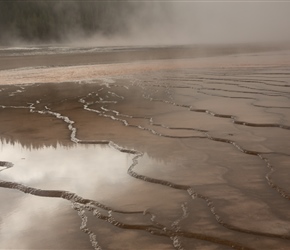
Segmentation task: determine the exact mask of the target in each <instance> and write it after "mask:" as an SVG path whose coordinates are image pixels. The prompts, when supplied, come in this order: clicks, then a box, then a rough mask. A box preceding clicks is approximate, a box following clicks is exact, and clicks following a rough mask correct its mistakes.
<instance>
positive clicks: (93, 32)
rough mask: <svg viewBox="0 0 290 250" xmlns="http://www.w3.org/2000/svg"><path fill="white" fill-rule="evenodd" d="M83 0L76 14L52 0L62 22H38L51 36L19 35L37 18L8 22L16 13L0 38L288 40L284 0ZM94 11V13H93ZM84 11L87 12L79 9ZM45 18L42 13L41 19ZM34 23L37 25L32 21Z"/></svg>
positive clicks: (71, 6)
mask: <svg viewBox="0 0 290 250" xmlns="http://www.w3.org/2000/svg"><path fill="white" fill-rule="evenodd" d="M40 2H45V1H40ZM96 2H97V1H95V2H94V3H96ZM83 3H85V1H84V2H83ZM86 3H87V6H85V8H86V9H84V8H83V7H82V8H83V9H82V10H81V11H82V15H80V9H79V7H77V5H76V2H65V4H61V1H55V2H52V5H53V7H52V8H53V11H54V12H53V13H57V18H60V19H61V18H62V15H61V14H59V13H62V11H64V10H66V12H63V13H65V15H63V18H64V19H65V20H63V21H64V22H63V23H65V25H63V26H62V27H56V28H50V30H49V29H48V28H47V25H48V24H43V27H45V29H47V32H48V31H49V32H51V33H52V31H51V30H53V34H52V35H51V37H49V36H46V33H45V32H46V31H43V32H42V33H41V34H42V37H41V39H39V37H36V38H35V39H34V37H33V35H30V36H29V37H27V35H26V37H24V36H23V35H21V34H22V33H23V32H22V31H23V29H27V28H28V27H29V28H31V26H33V25H37V24H33V22H32V24H31V23H29V24H28V25H27V26H25V25H24V26H23V25H22V26H21V23H20V24H19V23H18V24H17V25H14V26H11V23H12V22H13V23H15V22H16V20H17V16H15V17H14V18H10V19H9V20H8V22H7V20H6V22H7V23H3V20H2V21H1V22H2V23H1V25H0V28H1V29H2V30H4V32H1V33H2V39H0V41H1V42H2V43H3V42H4V41H5V43H10V44H13V43H14V44H15V43H17V42H31V43H33V42H36V41H37V42H41V43H45V42H55V41H56V42H66V43H68V42H69V43H82V44H87V45H91V44H92V45H125V44H126V45H171V44H197V43H198V44H200V43H206V44H208V43H210V44H212V43H250V42H263V43H267V42H289V41H290V29H289V24H290V2H279V1H277V2H274V1H273V2H266V1H265V2H255V1H246V2H245V1H232V2H227V1H209V2H200V1H173V2H171V1H167V2H166V1H151V2H150V1H149V2H148V1H144V2H143V1H139V2H130V1H129V2H127V1H124V2H114V1H113V2H110V1H108V2H105V3H104V2H103V5H104V4H106V8H104V9H97V7H95V8H94V9H93V8H90V7H89V4H92V2H86ZM22 4H25V3H22ZM0 11H1V10H0ZM97 11H99V12H100V13H94V12H97ZM86 12H90V13H87V14H84V13H86ZM49 13H50V12H49ZM88 17H89V18H88ZM41 18H42V17H41ZM0 20H1V18H0ZM49 20H50V19H49V18H47V22H49ZM54 20H55V19H54ZM84 20H85V21H84ZM9 22H11V23H9ZM58 22H61V21H60V20H58ZM61 23H62V22H61ZM31 29H32V28H31ZM36 29H38V30H41V29H42V26H39V25H38V27H36ZM55 29H59V31H56V30H55ZM38 32H39V33H40V31H38ZM3 34H4V35H3ZM55 34H57V35H55ZM0 38H1V35H0Z"/></svg>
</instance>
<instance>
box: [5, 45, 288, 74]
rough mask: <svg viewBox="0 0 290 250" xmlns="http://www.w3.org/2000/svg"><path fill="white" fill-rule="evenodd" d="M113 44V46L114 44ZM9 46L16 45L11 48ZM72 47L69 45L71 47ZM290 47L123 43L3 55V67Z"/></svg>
mask: <svg viewBox="0 0 290 250" xmlns="http://www.w3.org/2000/svg"><path fill="white" fill-rule="evenodd" d="M112 48H114V47H112ZM9 49H10V50H11V49H13V48H11V47H10V48H9ZM68 49H69V47H68ZM281 50H290V44H273V45H271V44H261V45H259V44H244V45H243V44H236V45H235V44H233V45H190V46H189V45H188V46H160V47H158V46H156V47H124V49H115V50H114V49H112V50H111V51H96V52H82V51H80V52H76V53H75V52H74V51H72V52H71V53H69V52H68V53H59V54H56V53H55V54H53V53H52V54H36V55H25V54H24V55H18V54H17V55H16V56H9V55H5V54H4V55H3V54H2V56H0V70H7V69H16V68H21V67H59V66H72V65H74V66H76V65H97V64H111V63H129V62H137V61H148V60H170V59H191V58H202V57H214V56H226V55H235V54H244V53H260V52H271V51H281Z"/></svg>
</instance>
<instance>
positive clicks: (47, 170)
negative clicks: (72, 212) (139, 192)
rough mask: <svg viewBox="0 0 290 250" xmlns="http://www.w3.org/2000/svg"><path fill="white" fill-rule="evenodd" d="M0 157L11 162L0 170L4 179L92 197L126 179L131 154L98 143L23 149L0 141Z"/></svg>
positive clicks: (101, 194) (105, 194)
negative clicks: (9, 165) (9, 166)
mask: <svg viewBox="0 0 290 250" xmlns="http://www.w3.org/2000/svg"><path fill="white" fill-rule="evenodd" d="M0 152H1V159H2V160H4V161H9V162H12V163H13V164H14V166H13V167H12V168H9V169H6V170H4V171H2V172H1V174H0V178H1V179H2V180H5V181H12V182H17V183H21V184H24V185H27V186H31V187H34V188H40V189H54V190H55V189H57V190H66V191H70V192H74V193H77V194H78V195H81V196H84V197H86V198H91V199H95V198H96V197H99V196H107V195H109V194H108V193H106V190H107V189H106V188H104V187H105V186H108V185H111V184H114V185H116V183H117V182H120V184H121V183H122V182H126V181H127V178H128V175H127V169H128V167H129V166H130V164H131V159H132V156H130V155H128V154H124V153H121V152H119V151H117V150H116V149H113V148H110V147H108V146H100V145H89V146H88V145H73V146H72V147H63V146H61V145H58V146H57V147H56V148H54V147H43V148H38V149H28V148H23V147H22V146H21V145H20V144H18V143H16V144H14V145H12V144H9V143H3V142H2V143H1V147H0Z"/></svg>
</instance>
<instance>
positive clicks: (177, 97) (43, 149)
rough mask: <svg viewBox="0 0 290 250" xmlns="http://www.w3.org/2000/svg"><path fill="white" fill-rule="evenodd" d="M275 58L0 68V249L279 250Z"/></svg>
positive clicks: (279, 78) (282, 222)
mask: <svg viewBox="0 0 290 250" xmlns="http://www.w3.org/2000/svg"><path fill="white" fill-rule="evenodd" d="M19 53H20V52H19ZM279 53H281V52H279ZM279 53H278V52H277V54H275V53H273V52H272V53H271V54H267V53H266V54H263V53H261V54H250V55H241V56H237V57H234V56H229V57H216V58H213V59H207V60H205V59H204V61H202V60H201V61H199V60H192V61H190V60H189V61H187V62H185V61H184V62H183V63H180V61H179V62H178V63H177V62H176V61H172V62H169V61H166V60H165V61H164V64H163V63H162V61H159V62H157V61H155V62H152V63H149V62H148V63H146V64H145V63H144V64H142V63H141V64H139V65H138V70H137V71H136V72H135V73H132V72H133V71H134V70H135V69H136V68H134V67H136V64H133V65H134V66H133V65H131V66H132V67H131V66H130V64H122V65H118V64H115V65H108V67H107V68H106V66H102V67H103V68H102V70H103V71H104V72H106V74H101V75H99V73H98V72H96V71H98V69H97V66H92V67H86V66H82V67H55V68H53V67H47V68H45V69H40V68H22V69H14V70H2V71H0V74H1V76H2V78H1V81H2V83H0V84H1V86H0V115H1V123H0V138H1V142H0V199H1V204H0V210H1V215H0V239H1V240H0V249H114V250H115V249H129V250H131V249H146V250H147V249H161V250H162V249H178V250H181V249H202V250H203V249H210V250H212V249H269V250H270V249H287V248H288V247H289V243H290V241H289V240H290V236H289V233H290V224H289V221H290V213H289V204H290V203H289V201H290V190H289V163H290V144H289V140H290V133H289V131H290V120H289V117H290V101H289V98H290V88H289V87H290V74H289V72H290V64H288V61H286V59H285V58H287V60H288V59H289V58H288V57H287V55H289V54H287V52H285V54H284V55H283V56H281V57H280V56H279V55H280V54H279ZM23 56H25V55H23ZM273 58H280V59H279V60H276V59H275V60H273ZM246 59H248V61H247V60H246ZM210 62H211V63H212V62H214V63H213V64H210ZM230 62H231V63H232V65H231V66H229V63H230ZM261 62H263V63H261ZM175 63H176V64H175ZM199 63H200V64H199ZM207 63H209V64H207ZM207 65H211V66H207ZM273 65H274V66H273ZM111 67H114V70H113V71H114V74H111V73H112V72H113V71H112V68H111ZM116 72H119V73H120V72H121V73H120V74H119V73H118V74H117V73H116ZM67 77H68V78H67ZM48 79H49V80H48ZM65 79H67V80H65ZM21 81H23V83H26V84H21ZM9 83H13V84H9Z"/></svg>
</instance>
